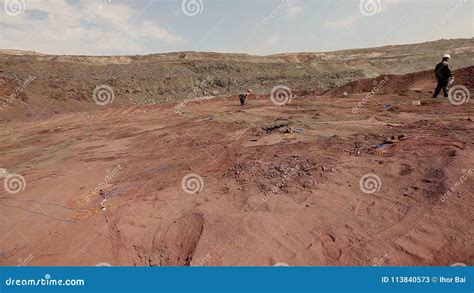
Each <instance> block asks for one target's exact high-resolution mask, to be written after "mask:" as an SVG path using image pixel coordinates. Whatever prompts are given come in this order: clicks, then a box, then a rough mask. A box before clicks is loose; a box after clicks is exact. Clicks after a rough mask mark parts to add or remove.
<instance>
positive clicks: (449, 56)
mask: <svg viewBox="0 0 474 293" xmlns="http://www.w3.org/2000/svg"><path fill="white" fill-rule="evenodd" d="M443 58H448V59H451V55H449V54H444V55H443Z"/></svg>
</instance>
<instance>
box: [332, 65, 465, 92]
mask: <svg viewBox="0 0 474 293" xmlns="http://www.w3.org/2000/svg"><path fill="white" fill-rule="evenodd" d="M473 75H474V66H469V67H465V68H461V69H458V70H455V71H454V72H453V76H454V77H455V82H454V85H457V84H459V85H464V86H466V87H468V88H473V87H474V78H473ZM435 84H436V79H435V77H434V75H433V71H432V70H426V71H421V72H415V73H410V74H405V75H383V76H379V77H377V78H369V79H361V80H357V81H354V82H350V83H348V84H346V85H343V86H341V87H339V88H337V89H335V90H331V91H328V92H327V94H334V95H344V93H347V94H358V93H370V92H374V93H377V94H382V95H387V94H401V93H405V92H407V91H415V92H421V91H425V92H426V91H430V90H432V89H433V87H434V85H435Z"/></svg>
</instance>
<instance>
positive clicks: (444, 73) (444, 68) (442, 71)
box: [435, 61, 453, 80]
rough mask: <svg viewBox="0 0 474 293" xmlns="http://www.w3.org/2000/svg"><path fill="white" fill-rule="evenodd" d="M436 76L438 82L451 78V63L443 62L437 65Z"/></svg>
mask: <svg viewBox="0 0 474 293" xmlns="http://www.w3.org/2000/svg"><path fill="white" fill-rule="evenodd" d="M435 75H436V78H437V79H438V80H448V79H450V78H451V76H453V75H452V73H451V68H450V67H449V63H448V62H445V61H442V62H440V63H438V64H437V65H436V68H435Z"/></svg>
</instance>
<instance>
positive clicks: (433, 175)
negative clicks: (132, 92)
mask: <svg viewBox="0 0 474 293" xmlns="http://www.w3.org/2000/svg"><path fill="white" fill-rule="evenodd" d="M471 77H472V75H471ZM459 79H461V78H459ZM427 80H430V78H428V77H426V78H425V79H424V81H423V82H424V84H423V85H424V86H419V84H417V86H411V87H406V88H405V90H406V93H404V94H400V93H395V89H396V88H397V87H399V86H400V85H398V86H397V87H393V88H389V87H387V88H386V89H384V93H385V94H384V95H378V94H376V95H375V96H373V97H370V99H369V102H368V103H367V104H366V105H364V106H363V107H361V108H359V109H358V110H357V111H355V113H353V108H354V107H355V106H356V105H358V104H359V102H360V101H361V100H362V99H363V98H364V97H366V93H360V92H361V91H356V90H354V91H350V90H348V89H350V86H348V87H346V88H345V89H341V90H342V91H346V92H348V95H347V96H344V97H340V93H339V92H337V94H336V95H334V96H330V95H324V96H298V97H296V98H294V99H293V100H292V101H291V103H290V104H289V105H286V106H283V107H280V106H275V105H273V104H272V103H271V101H270V99H269V98H268V96H256V95H253V96H251V97H250V101H249V104H248V105H246V106H243V107H241V106H239V105H238V99H237V97H229V98H224V99H211V100H202V101H196V102H190V103H188V104H185V105H184V106H183V107H182V108H181V109H182V111H183V114H176V113H175V111H174V108H175V106H176V104H168V105H160V106H133V107H119V108H108V109H103V110H96V111H90V112H82V113H72V114H71V113H70V114H68V113H65V114H59V115H56V116H53V117H51V118H48V119H46V120H43V121H39V122H19V121H18V122H9V123H6V124H3V125H2V126H3V127H2V128H1V129H0V150H1V151H0V152H1V156H0V167H3V168H5V169H7V170H8V172H10V173H16V174H21V175H23V176H24V178H25V180H26V188H25V190H24V191H23V192H20V193H18V194H9V193H7V192H6V191H5V190H4V189H3V188H0V219H1V222H0V236H1V239H2V241H1V242H0V265H18V264H23V265H35V266H36V265H83V266H94V265H96V264H98V263H103V262H106V263H110V264H112V265H138V266H148V265H218V266H222V265H244V266H246V265H264V266H267V265H274V264H277V263H287V264H289V265H330V266H333V265H361V266H371V265H450V264H452V263H456V262H461V263H465V264H467V265H474V250H473V249H472V247H474V230H473V229H471V228H470V227H471V226H472V224H473V221H474V216H473V215H474V213H473V211H474V193H473V192H472V190H474V176H469V175H467V176H465V177H467V179H466V180H463V182H462V183H461V184H459V181H460V179H461V178H462V176H463V175H464V174H468V173H467V170H472V168H474V133H473V131H474V123H473V122H472V121H469V120H465V119H464V118H466V117H468V116H473V115H474V111H473V110H474V103H473V101H472V98H471V101H470V102H469V103H466V104H463V105H460V106H454V105H452V104H450V103H449V101H448V100H447V99H444V98H438V99H436V100H432V99H431V98H429V96H430V93H429V92H427V91H428V90H429V89H431V88H432V87H434V85H433V83H430V82H428V83H426V81H427ZM371 82H373V81H371ZM390 92H392V93H390ZM418 99H421V100H422V102H423V104H422V105H421V106H413V105H412V103H411V102H412V101H413V100H418ZM384 104H391V105H392V106H395V108H394V110H392V111H388V110H385V109H384V108H383V105H384ZM279 118H283V119H287V120H288V121H290V123H291V125H292V126H293V127H294V128H295V129H298V130H299V132H293V133H284V132H283V131H281V130H282V129H276V130H273V131H264V130H262V126H266V125H268V124H269V123H271V122H274V121H275V120H276V119H279ZM387 123H389V124H388V125H387ZM299 128H302V129H299ZM301 131H302V132H301ZM401 133H404V134H406V135H407V139H406V140H401V141H398V142H396V143H395V144H394V145H393V146H391V147H386V148H382V149H377V150H374V149H373V148H372V146H374V145H376V144H379V143H381V142H383V141H384V139H385V138H387V137H390V136H392V135H398V134H401ZM472 171H474V170H472ZM190 173H196V174H199V175H200V176H201V177H202V179H203V183H204V184H203V186H202V190H201V191H200V192H199V193H196V194H188V193H185V192H184V191H183V189H182V186H181V181H182V178H183V177H184V176H185V175H187V174H190ZM368 173H374V174H377V175H378V176H379V178H380V180H381V185H380V190H379V191H376V192H375V193H373V194H367V193H364V192H362V191H361V189H360V188H359V180H360V179H361V177H362V176H363V175H365V174H368ZM473 175H474V174H473ZM99 185H101V187H102V188H103V190H104V192H105V193H106V194H108V195H109V196H110V197H109V199H108V201H107V205H108V207H107V209H106V211H105V212H102V211H98V209H97V207H98V206H99V204H100V202H101V201H102V198H101V196H100V195H99V194H97V193H94V192H93V191H94V190H95V189H96V188H97V187H98V186H99ZM0 187H1V186H0ZM453 187H455V188H454V189H455V190H454V192H453V193H452V194H451V195H450V196H448V197H443V195H444V194H445V193H446V192H447V191H448V190H449V189H450V188H453ZM87 194H89V197H90V200H89V201H87V200H84V198H85V196H84V195H86V197H87ZM81 198H82V199H81ZM106 219H107V221H108V222H106Z"/></svg>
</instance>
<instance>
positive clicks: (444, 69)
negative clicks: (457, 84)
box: [433, 54, 454, 98]
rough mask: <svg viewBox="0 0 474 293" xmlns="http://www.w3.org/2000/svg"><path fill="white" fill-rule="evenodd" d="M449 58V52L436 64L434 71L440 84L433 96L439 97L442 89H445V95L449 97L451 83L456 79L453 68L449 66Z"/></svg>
mask: <svg viewBox="0 0 474 293" xmlns="http://www.w3.org/2000/svg"><path fill="white" fill-rule="evenodd" d="M449 59H451V56H450V55H449V54H444V55H443V60H442V61H441V62H440V63H438V64H436V67H435V71H434V72H435V76H436V79H437V80H438V85H436V89H435V92H434V94H433V98H436V97H438V95H439V93H440V92H441V89H442V90H443V94H444V97H445V98H447V97H448V92H449V85H450V83H451V82H452V81H453V80H454V78H453V74H452V72H451V68H450V67H449Z"/></svg>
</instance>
